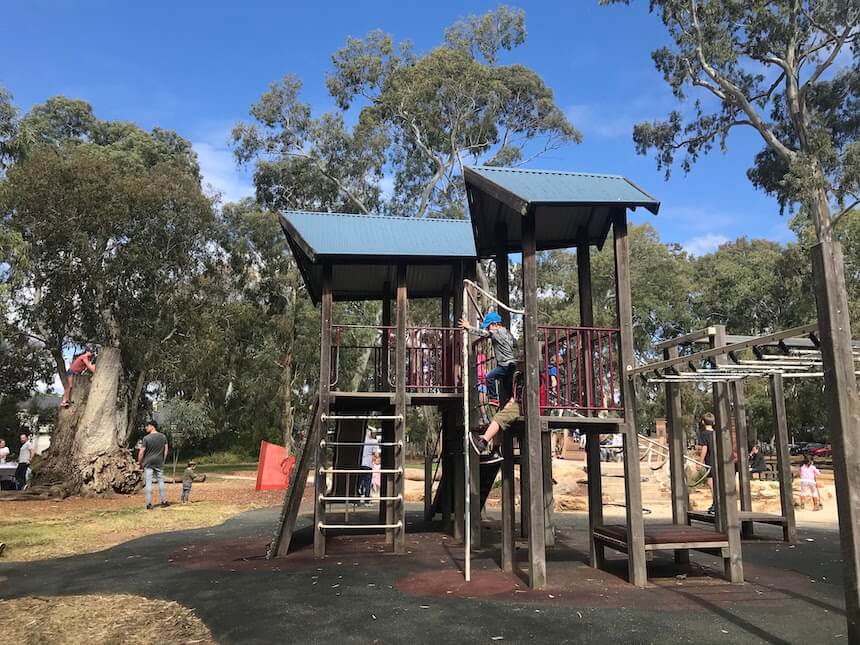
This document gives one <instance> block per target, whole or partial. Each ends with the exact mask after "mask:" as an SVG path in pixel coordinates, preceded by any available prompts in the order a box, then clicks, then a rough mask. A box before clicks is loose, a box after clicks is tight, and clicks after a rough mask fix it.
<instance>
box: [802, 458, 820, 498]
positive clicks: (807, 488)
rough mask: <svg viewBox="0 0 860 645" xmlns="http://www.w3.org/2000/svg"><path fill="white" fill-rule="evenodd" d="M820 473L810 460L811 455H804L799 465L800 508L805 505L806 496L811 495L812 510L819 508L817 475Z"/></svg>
mask: <svg viewBox="0 0 860 645" xmlns="http://www.w3.org/2000/svg"><path fill="white" fill-rule="evenodd" d="M820 474H821V473H820V472H819V471H818V468H816V467H815V464H814V463H813V461H812V457H810V456H809V455H804V457H803V465H802V466H801V467H800V508H801V510H802V509H803V508H804V507H805V506H806V498H807V497H812V510H813V511H820V510H821V499H820V498H819V496H818V476H819V475H820Z"/></svg>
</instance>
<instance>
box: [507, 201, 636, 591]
mask: <svg viewBox="0 0 860 645" xmlns="http://www.w3.org/2000/svg"><path fill="white" fill-rule="evenodd" d="M535 219H536V218H535V210H534V208H530V209H529V210H528V212H527V213H526V215H525V217H524V218H523V230H522V239H523V242H522V244H523V301H524V304H525V315H524V316H523V329H524V340H525V343H524V344H525V359H526V374H525V376H526V378H525V399H526V400H525V405H526V415H525V422H526V423H525V426H526V427H525V431H524V433H523V434H524V436H525V439H526V454H525V455H522V456H521V457H520V460H521V463H525V464H526V477H527V478H528V493H529V494H528V498H527V499H525V500H523V501H524V503H525V504H528V509H529V511H528V517H529V586H530V587H531V588H532V589H542V588H543V587H544V586H545V585H546V545H545V533H544V531H543V525H544V509H543V472H542V470H543V463H542V461H543V460H542V459H541V424H540V396H539V384H540V378H539V369H538V365H539V361H540V350H539V346H538V330H537V319H538V302H537V240H536V231H535V229H536V222H535ZM637 464H638V460H637Z"/></svg>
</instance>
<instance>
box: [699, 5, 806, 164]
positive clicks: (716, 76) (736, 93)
mask: <svg viewBox="0 0 860 645" xmlns="http://www.w3.org/2000/svg"><path fill="white" fill-rule="evenodd" d="M696 10H697V4H696V0H690V15H691V20H692V23H693V29H694V31H695V37H696V56H697V58H698V61H699V64H700V65H701V66H702V69H703V70H704V72H705V73H706V74H707V75H708V77H709V78H710V79H711V80H712V81H713V82H714V83H716V84H717V85H719V86H720V88H721V89H722V90H723V91H724V92H725V93H726V94H728V95H729V96H730V97H731V98H732V99H733V101H734V103H736V104H737V106H738V107H739V108H740V109H741V110H743V112H744V113H745V114H746V115H747V118H749V120H750V122H751V124H752V126H753V127H754V128H755V129H756V130H758V131H759V134H761V136H762V138H763V139H764V140H765V142H766V143H767V144H768V145H769V146H770V147H771V148H773V150H774V151H775V152H776V153H777V154H778V155H779V156H780V157H782V159H783V160H784V161H786V162H790V161H791V160H792V159H794V157H795V153H794V151H793V150H791V149H790V148H788V146H786V145H785V144H784V143H782V141H780V140H779V139H778V138H777V136H776V135H775V134H774V133H773V131H772V130H771V129H770V128H769V127H768V126H767V124H766V123H765V121H764V119H763V118H762V117H761V115H760V114H759V113H758V111H756V109H755V108H754V107H753V106H752V104H750V102H749V101H748V100H747V98H746V96H745V95H744V93H743V91H741V89H740V88H739V87H738V86H737V85H735V84H734V83H732V82H731V81H730V80H729V79H728V78H726V77H725V76H723V75H722V74H720V73H719V72H718V71H717V70H716V69H715V68H714V67H713V66H712V65H711V64H710V63H708V61H707V59H706V58H705V52H704V49H703V45H702V42H703V36H702V30H701V26H700V25H699V18H698V16H697V15H696Z"/></svg>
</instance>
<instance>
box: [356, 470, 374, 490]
mask: <svg viewBox="0 0 860 645" xmlns="http://www.w3.org/2000/svg"><path fill="white" fill-rule="evenodd" d="M361 469H362V470H366V471H367V473H361V474H360V475H359V476H358V477H359V479H358V496H359V497H370V493H371V490H370V487H371V483H372V482H373V470H371V469H370V468H368V467H367V466H362V467H361Z"/></svg>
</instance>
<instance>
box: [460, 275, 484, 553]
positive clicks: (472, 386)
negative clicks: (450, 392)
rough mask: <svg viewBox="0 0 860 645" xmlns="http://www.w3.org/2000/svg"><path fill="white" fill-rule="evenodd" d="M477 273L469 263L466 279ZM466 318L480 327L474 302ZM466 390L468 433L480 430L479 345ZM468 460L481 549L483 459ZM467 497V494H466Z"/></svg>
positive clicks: (475, 539)
mask: <svg viewBox="0 0 860 645" xmlns="http://www.w3.org/2000/svg"><path fill="white" fill-rule="evenodd" d="M476 273H477V265H476V264H475V263H469V264H467V265H466V271H465V275H464V277H465V278H466V279H468V280H473V281H474V280H475V274H476ZM463 309H464V314H465V318H466V319H467V320H468V321H469V323H470V324H471V325H473V326H477V325H478V311H477V310H476V309H475V307H474V306H473V305H472V301H471V300H469V301H466V302H464V303H463ZM463 387H464V388H468V391H469V392H470V393H472V394H473V396H470V397H469V401H470V402H471V405H470V409H469V427H468V428H466V432H472V431H475V430H478V421H479V418H478V414H479V412H478V407H479V406H478V397H477V392H478V349H477V345H473V344H470V345H469V382H468V383H465V384H464V386H463ZM466 459H468V460H469V502H470V506H471V508H470V511H469V521H470V523H471V526H470V529H469V530H470V531H471V537H472V543H471V545H472V547H473V548H481V457H480V455H478V453H477V452H475V451H474V450H469V451H468V452H467V453H466ZM464 496H465V493H464Z"/></svg>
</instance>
